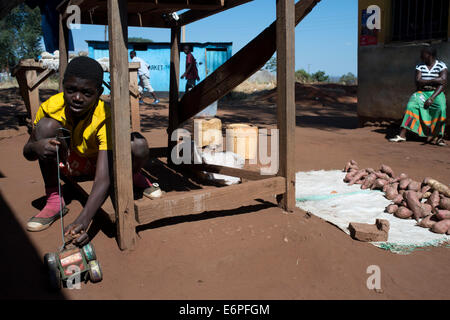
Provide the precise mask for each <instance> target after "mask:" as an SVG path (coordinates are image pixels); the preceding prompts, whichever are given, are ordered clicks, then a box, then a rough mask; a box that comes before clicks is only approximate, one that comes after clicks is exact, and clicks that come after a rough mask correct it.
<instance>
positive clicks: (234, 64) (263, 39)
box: [177, 0, 320, 126]
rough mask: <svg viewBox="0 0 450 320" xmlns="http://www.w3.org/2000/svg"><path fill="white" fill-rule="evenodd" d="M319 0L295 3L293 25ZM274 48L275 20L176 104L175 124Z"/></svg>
mask: <svg viewBox="0 0 450 320" xmlns="http://www.w3.org/2000/svg"><path fill="white" fill-rule="evenodd" d="M319 2H320V0H301V1H299V2H297V3H296V4H295V24H296V25H297V24H299V23H300V22H301V21H302V20H303V18H305V17H306V16H307V15H308V14H309V12H311V10H312V9H313V8H314V7H315V6H316V4H317V3H319ZM275 51H276V23H275V22H273V23H272V24H271V25H270V26H269V27H268V28H266V29H265V30H264V31H263V32H261V33H260V34H259V35H258V36H257V37H256V38H254V39H253V40H252V41H250V42H249V43H248V44H247V45H246V46H245V47H244V48H242V49H241V50H239V51H238V52H237V53H236V54H235V55H234V56H232V57H231V58H230V59H229V60H227V61H226V62H225V63H224V64H223V65H221V66H220V67H219V68H217V70H215V71H214V72H213V73H211V75H209V76H208V77H207V78H206V79H205V80H203V81H202V82H200V83H199V84H198V85H197V86H195V87H194V88H193V89H192V90H191V91H189V92H187V93H185V95H184V96H183V98H182V99H181V101H180V103H179V104H178V124H177V126H179V125H180V124H182V123H183V122H184V121H186V120H188V119H189V118H191V117H193V116H194V115H196V114H197V113H199V112H200V111H202V110H203V109H205V108H206V107H207V106H209V105H210V104H211V103H213V102H214V101H216V100H218V99H220V98H222V97H223V96H225V95H226V94H227V93H228V92H230V91H231V90H233V89H234V88H235V87H237V86H238V85H239V84H241V83H242V82H244V81H245V80H246V79H248V78H249V77H250V76H251V75H252V74H254V73H255V72H256V71H258V70H260V69H261V68H262V67H263V66H264V64H265V63H266V62H267V61H268V60H269V59H270V58H271V57H272V56H273V54H274V53H275Z"/></svg>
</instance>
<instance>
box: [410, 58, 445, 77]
mask: <svg viewBox="0 0 450 320" xmlns="http://www.w3.org/2000/svg"><path fill="white" fill-rule="evenodd" d="M445 69H447V66H446V65H445V63H444V62H442V61H439V60H436V63H435V64H434V66H433V67H432V68H431V69H428V67H427V65H426V64H425V63H420V64H418V65H417V67H416V70H418V71H420V72H421V73H422V79H423V80H433V79H436V78H439V74H440V73H441V72H442V70H445Z"/></svg>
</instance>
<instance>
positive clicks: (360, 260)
mask: <svg viewBox="0 0 450 320" xmlns="http://www.w3.org/2000/svg"><path fill="white" fill-rule="evenodd" d="M12 94H14V92H13V93H12ZM0 98H1V99H2V100H1V102H2V105H0V109H2V112H3V114H9V112H12V111H11V110H12V109H6V110H7V111H6V112H5V108H8V106H9V107H10V102H5V100H4V96H2V95H1V93H0ZM8 101H9V100H8ZM163 102H164V103H163V104H161V105H160V106H158V107H153V106H150V105H147V106H146V105H142V106H141V111H142V125H143V127H144V130H143V134H144V135H145V136H146V138H147V139H148V140H149V142H150V145H151V147H164V146H165V144H166V141H167V139H166V134H165V125H166V123H167V100H164V101H163ZM14 110H19V111H20V110H21V109H20V108H19V107H16V108H14ZM219 110H220V112H219V114H218V116H219V118H221V119H222V121H223V122H224V123H225V124H226V123H231V122H237V121H245V122H251V123H253V124H257V125H259V126H260V127H273V126H274V123H275V100H274V94H273V92H266V93H263V94H260V95H255V96H254V97H249V98H248V100H245V101H234V100H233V101H231V100H226V99H225V100H223V101H221V102H220V103H219ZM19 111H17V112H19ZM14 112H16V111H14ZM10 118H11V119H9V118H8V121H9V122H8V124H7V123H6V122H3V123H2V126H3V127H2V128H6V129H8V130H13V131H9V133H8V134H5V136H8V137H7V138H3V139H1V140H0V150H1V154H2V156H1V157H0V190H1V197H0V205H1V215H0V225H1V226H2V227H3V231H2V232H1V233H0V241H1V242H0V243H1V244H0V250H1V255H2V257H4V260H3V261H4V262H3V263H2V264H1V267H0V271H1V273H2V274H3V275H7V276H6V277H5V279H4V280H3V282H2V285H1V286H0V297H1V298H41V299H45V298H56V299H350V298H351V299H421V300H422V299H432V298H435V299H448V298H450V277H449V276H448V270H449V267H448V266H449V265H450V251H449V249H448V248H446V247H439V248H432V249H429V250H424V251H416V252H414V253H412V254H410V255H406V256H403V255H396V254H393V253H390V252H387V251H383V250H381V249H378V248H375V247H374V246H372V245H370V244H367V243H361V242H357V241H354V240H352V239H351V238H350V237H349V236H347V235H346V234H345V233H343V232H342V231H340V230H339V229H338V228H336V227H334V226H333V225H331V224H329V223H327V222H325V221H323V220H321V219H319V218H316V217H314V216H308V215H306V214H305V213H304V212H302V211H301V210H296V211H295V213H293V214H286V213H283V211H282V210H280V209H279V208H277V207H276V205H275V203H274V201H273V200H272V199H264V201H263V200H260V201H252V202H249V203H245V204H242V205H243V206H242V207H241V208H238V209H236V210H231V211H225V212H211V213H205V214H200V215H196V216H190V217H186V218H180V219H169V220H167V221H160V222H156V223H152V224H150V225H147V226H145V227H143V228H140V229H139V242H138V246H137V249H136V250H134V251H127V252H121V251H120V250H119V249H118V247H117V245H116V242H115V240H114V238H110V236H111V235H110V234H108V233H107V232H106V233H104V232H99V233H98V234H97V236H96V237H95V239H94V240H93V243H94V245H95V248H96V251H97V255H98V257H99V260H100V262H101V264H102V268H103V272H104V280H103V281H102V282H101V283H99V284H90V283H87V284H83V285H82V289H81V290H63V291H62V292H61V293H58V294H52V293H49V292H48V291H47V290H46V289H45V274H44V273H43V270H42V257H43V255H44V253H46V252H49V251H53V250H55V248H56V247H57V246H59V245H60V228H59V222H58V223H55V224H54V225H53V226H52V227H51V228H49V229H48V230H46V231H44V232H40V233H29V232H27V231H26V230H25V223H26V221H27V219H29V218H30V217H31V216H32V215H34V214H36V212H37V209H36V208H38V207H39V206H40V205H42V196H43V195H44V190H43V183H42V181H41V178H40V172H39V169H38V166H37V163H34V162H27V161H26V160H25V159H24V158H23V157H22V147H23V145H24V143H25V142H26V140H27V138H28V135H27V134H26V132H24V130H23V126H19V125H18V124H17V126H16V128H15V125H14V121H15V120H14V119H15V118H14V117H10ZM0 129H1V128H0ZM16 129H17V130H16ZM387 131H389V132H390V131H392V128H390V129H389V128H388V129H386V128H380V127H366V128H357V117H356V98H355V94H354V91H352V90H351V88H350V89H349V88H340V87H331V86H330V87H325V88H321V90H317V88H315V87H314V88H309V89H308V88H304V87H298V88H297V128H296V132H295V134H296V170H297V171H307V170H314V169H325V170H327V169H340V168H342V167H343V165H344V164H345V162H346V161H348V160H349V159H355V160H357V161H358V162H359V163H360V166H361V167H374V168H375V167H378V166H379V165H381V164H382V163H386V164H388V165H390V166H391V167H392V168H393V169H394V170H395V171H396V172H406V173H408V174H409V175H410V176H412V177H414V178H416V179H423V178H424V177H425V176H432V177H435V178H436V179H439V180H441V181H442V182H445V183H447V184H448V183H450V148H442V147H435V146H430V145H424V144H423V143H422V142H420V141H411V142H407V143H402V144H392V143H389V142H387V140H386V132H387ZM11 132H12V134H11ZM158 182H159V183H160V185H161V186H162V188H163V189H164V188H169V186H165V181H158ZM172 183H175V182H174V181H173V180H171V184H172ZM170 188H172V189H174V186H173V185H171V186H170ZM69 208H70V212H69V214H68V215H67V216H66V220H65V221H66V223H69V222H71V221H72V220H73V219H74V218H75V216H76V215H77V214H78V213H79V211H80V208H81V206H80V204H79V202H78V201H75V200H74V201H72V202H71V203H70V204H69ZM5 262H6V263H5ZM370 265H378V266H379V267H380V268H381V276H382V280H381V281H382V292H379V293H376V292H374V291H370V290H368V289H367V287H366V281H367V278H368V276H369V275H368V274H367V273H366V270H367V267H368V266H370Z"/></svg>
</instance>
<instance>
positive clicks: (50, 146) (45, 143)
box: [33, 138, 61, 160]
mask: <svg viewBox="0 0 450 320" xmlns="http://www.w3.org/2000/svg"><path fill="white" fill-rule="evenodd" d="M57 145H58V146H60V145H61V143H60V142H59V141H58V140H56V139H54V138H48V139H42V140H38V141H36V142H34V144H33V151H34V152H35V153H36V155H37V156H38V158H39V159H41V160H45V159H51V158H55V157H56V146H57Z"/></svg>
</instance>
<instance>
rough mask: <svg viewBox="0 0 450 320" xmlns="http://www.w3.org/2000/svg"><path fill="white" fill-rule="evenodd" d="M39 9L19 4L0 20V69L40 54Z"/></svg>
mask: <svg viewBox="0 0 450 320" xmlns="http://www.w3.org/2000/svg"><path fill="white" fill-rule="evenodd" d="M41 38H42V30H41V14H40V10H39V8H35V9H30V8H29V7H28V6H26V5H25V4H20V5H19V6H17V7H16V8H14V9H13V10H11V12H10V13H9V14H8V15H7V16H5V17H3V19H1V20H0V69H5V68H8V67H11V66H14V65H16V64H17V63H18V62H19V60H20V59H34V58H37V56H38V55H39V54H40V53H41V51H42V48H41V44H40V41H41Z"/></svg>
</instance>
